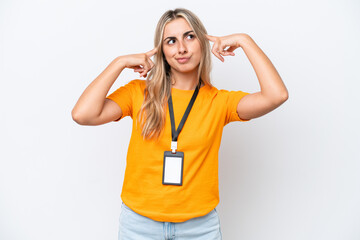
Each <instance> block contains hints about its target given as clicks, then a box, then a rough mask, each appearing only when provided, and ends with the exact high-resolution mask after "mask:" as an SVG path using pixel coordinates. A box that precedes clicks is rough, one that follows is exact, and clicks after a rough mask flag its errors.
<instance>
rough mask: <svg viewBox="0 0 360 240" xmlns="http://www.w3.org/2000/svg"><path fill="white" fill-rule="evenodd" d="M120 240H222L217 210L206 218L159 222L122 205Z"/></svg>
mask: <svg viewBox="0 0 360 240" xmlns="http://www.w3.org/2000/svg"><path fill="white" fill-rule="evenodd" d="M119 223H120V224H119V225H120V226H119V235H118V239H119V240H221V239H222V234H221V230H220V218H219V215H218V213H217V211H216V208H214V210H212V211H211V212H209V213H208V214H206V215H205V216H201V217H196V218H192V219H189V220H187V221H185V222H175V223H173V222H158V221H154V220H152V219H150V218H148V217H145V216H142V215H140V214H138V213H136V212H134V211H133V210H131V209H130V208H129V207H128V206H126V205H125V204H124V203H122V204H121V212H120V217H119Z"/></svg>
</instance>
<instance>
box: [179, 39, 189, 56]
mask: <svg viewBox="0 0 360 240" xmlns="http://www.w3.org/2000/svg"><path fill="white" fill-rule="evenodd" d="M178 43H179V46H178V47H179V49H178V51H179V54H184V53H187V47H186V43H185V42H183V41H178Z"/></svg>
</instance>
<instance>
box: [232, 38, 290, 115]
mask: <svg viewBox="0 0 360 240" xmlns="http://www.w3.org/2000/svg"><path fill="white" fill-rule="evenodd" d="M239 46H240V47H241V48H242V49H243V50H244V52H245V54H246V56H247V57H248V59H249V61H250V63H251V65H252V66H253V68H254V70H255V73H256V76H257V78H258V80H259V84H260V88H261V91H259V92H255V93H251V94H248V95H246V96H244V97H243V98H242V99H241V100H240V101H239V104H238V106H237V112H238V115H239V117H240V118H241V119H252V118H257V117H260V116H263V115H265V114H267V113H269V112H271V111H272V110H274V109H275V108H277V107H279V106H280V105H281V104H283V103H284V102H285V101H286V100H287V99H288V98H289V93H288V90H287V89H286V87H285V84H284V83H283V81H282V79H281V77H280V75H279V73H278V72H277V70H276V69H275V67H274V65H273V64H272V63H271V61H270V59H269V58H268V57H267V56H266V55H265V53H264V52H263V51H262V50H261V49H260V48H259V47H258V46H257V44H256V43H255V41H254V40H253V39H252V38H251V37H250V36H249V35H247V34H241V35H239Z"/></svg>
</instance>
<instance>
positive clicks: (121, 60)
mask: <svg viewBox="0 0 360 240" xmlns="http://www.w3.org/2000/svg"><path fill="white" fill-rule="evenodd" d="M113 62H114V63H115V64H116V65H117V66H118V67H119V68H121V69H124V68H126V62H125V59H124V57H123V56H118V57H116V58H115V59H114V61H113Z"/></svg>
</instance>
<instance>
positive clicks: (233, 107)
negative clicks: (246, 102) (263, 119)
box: [221, 90, 250, 125]
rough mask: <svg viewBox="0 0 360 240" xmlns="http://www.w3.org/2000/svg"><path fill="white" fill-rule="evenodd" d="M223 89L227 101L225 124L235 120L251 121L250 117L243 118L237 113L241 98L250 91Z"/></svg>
mask: <svg viewBox="0 0 360 240" xmlns="http://www.w3.org/2000/svg"><path fill="white" fill-rule="evenodd" d="M221 91H222V92H223V94H225V102H226V105H225V106H226V117H225V125H226V124H228V123H230V122H234V121H241V122H247V121H250V119H241V118H240V117H239V115H238V113H237V106H238V104H239V102H240V100H241V99H242V98H243V97H244V96H246V95H248V94H250V93H248V92H243V91H227V90H221Z"/></svg>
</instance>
